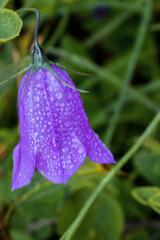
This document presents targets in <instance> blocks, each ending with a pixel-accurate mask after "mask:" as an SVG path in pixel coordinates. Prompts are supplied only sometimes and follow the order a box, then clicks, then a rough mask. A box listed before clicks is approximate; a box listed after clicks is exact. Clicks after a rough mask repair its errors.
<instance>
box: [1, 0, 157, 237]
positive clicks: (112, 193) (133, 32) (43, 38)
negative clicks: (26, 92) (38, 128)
mask: <svg viewBox="0 0 160 240" xmlns="http://www.w3.org/2000/svg"><path fill="white" fill-rule="evenodd" d="M4 7H5V8H4ZM25 7H36V8H37V9H38V10H39V11H40V15H41V19H40V28H39V41H40V43H41V44H42V46H43V48H44V49H45V51H46V52H47V55H48V57H49V58H50V60H53V61H56V62H59V63H60V64H61V65H63V66H65V67H67V68H70V69H73V70H75V71H80V72H86V73H90V74H92V75H93V77H86V76H85V77H84V76H78V75H76V74H75V73H73V72H69V75H70V76H71V78H72V79H73V80H75V84H76V86H77V87H78V88H82V89H86V90H89V91H90V94H82V95H81V97H82V99H83V104H84V107H85V109H86V112H87V115H88V116H89V120H90V122H91V126H92V127H93V128H94V130H95V131H97V133H98V134H99V135H100V137H101V138H102V140H104V141H105V143H108V144H109V145H110V148H111V150H112V152H113V154H114V156H115V159H116V160H117V164H116V165H115V166H114V167H113V166H103V165H98V164H96V163H92V162H90V161H88V160H87V161H86V162H85V163H84V164H83V165H82V167H81V168H80V169H79V171H78V172H77V173H76V174H75V175H74V176H73V177H72V178H71V179H70V180H69V182H68V183H67V184H65V185H55V184H53V183H51V182H49V181H46V180H44V179H43V178H42V177H41V176H40V175H39V173H38V172H37V173H36V174H35V176H34V179H33V180H32V182H31V184H30V185H29V186H27V187H25V188H23V189H19V190H17V191H14V192H11V175H12V150H13V148H14V146H15V145H16V144H17V142H18V141H19V133H18V127H17V126H18V118H17V104H16V103H17V89H18V88H17V85H18V83H19V82H20V80H21V76H20V77H17V76H16V78H15V79H16V80H17V81H14V80H13V81H8V82H7V83H6V84H4V85H0V226H2V227H1V228H0V239H2V240H3V239H13V240H21V239H24V240H25V239H26V240H37V239H38V240H41V239H45V240H47V239H55V240H56V239H60V238H61V239H65V240H66V239H75V240H76V239H77V240H78V239H84V240H85V239H86V240H91V239H92V240H103V239H104V240H105V239H111V240H133V239H134V240H135V239H143V240H149V239H151V238H153V239H156V237H157V239H158V238H159V236H160V229H159V227H158V226H159V214H160V197H159V196H160V195H159V193H160V190H159V185H160V181H159V180H160V171H159V164H160V155H159V154H160V144H159V142H160V137H159V136H160V128H159V123H160V113H158V112H159V109H160V95H159V91H160V71H159V64H160V61H159V52H158V49H159V47H158V44H159V32H158V30H159V22H158V21H159V19H158V14H159V3H158V1H154V2H153V1H151V0H140V1H139V0H136V1H135V0H125V1H119V0H113V1H110V0H103V1H96V0H89V1H84V0H76V1H75V0H60V1H45V0H41V1H37V0H32V1H30V0H29V1H28V0H27V1H26V0H22V1H21V2H19V1H16V0H12V1H7V0H1V1H0V41H1V42H5V43H3V44H1V45H0V82H2V81H3V80H5V79H8V78H9V77H11V76H12V75H15V74H16V73H17V72H18V71H20V70H21V69H23V68H25V67H27V65H28V64H29V62H30V57H29V55H30V53H29V52H30V48H31V45H32V41H33V31H34V24H35V16H34V15H33V14H30V13H29V14H28V13H25V12H24V14H23V15H22V14H21V18H22V19H23V31H21V27H22V21H21V20H20V17H19V16H18V14H17V13H16V10H17V9H19V8H25ZM8 13H9V14H8ZM6 24H7V25H6ZM20 31H21V32H20ZM19 33H20V36H19V37H18V38H15V37H16V36H18V35H19ZM13 38H14V39H13ZM11 39H12V41H11ZM8 40H9V41H8ZM6 41H8V42H6ZM155 115H156V117H155ZM152 119H153V120H152ZM129 160H131V161H129ZM102 191H103V192H102Z"/></svg>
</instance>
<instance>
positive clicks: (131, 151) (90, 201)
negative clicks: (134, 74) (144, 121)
mask: <svg viewBox="0 0 160 240" xmlns="http://www.w3.org/2000/svg"><path fill="white" fill-rule="evenodd" d="M159 123H160V111H159V112H158V113H157V115H156V116H155V118H154V119H153V120H152V122H151V123H150V125H149V126H148V127H147V128H146V130H145V131H144V133H143V134H142V135H141V136H140V138H139V139H138V141H137V142H136V143H135V144H134V145H133V146H132V147H131V148H130V149H129V151H128V152H126V154H125V155H124V156H123V157H122V158H121V159H120V160H119V162H118V163H117V165H116V166H115V167H114V168H113V169H112V171H110V172H109V173H108V174H107V176H106V177H104V178H103V179H102V181H101V182H100V184H99V185H98V186H97V188H96V189H95V191H94V192H93V193H92V195H91V196H90V198H89V199H88V200H87V201H86V203H85V204H84V205H83V207H82V208H81V210H80V212H79V214H78V216H77V218H76V219H75V220H74V222H73V223H72V224H71V226H70V227H69V228H68V229H67V231H66V232H65V233H64V234H63V236H62V237H61V238H60V240H71V239H72V237H73V235H74V234H75V232H76V230H77V229H78V227H79V226H80V223H81V222H82V220H83V218H84V217H85V215H86V213H87V212H88V210H89V208H90V207H91V205H92V204H93V202H94V201H95V200H96V198H97V197H98V196H99V194H100V193H101V192H102V190H103V189H104V187H105V186H106V184H107V183H108V182H109V181H111V179H112V178H113V177H114V176H115V175H116V173H117V172H118V171H119V170H120V169H121V168H122V167H123V166H124V165H125V164H126V163H127V162H128V161H129V160H130V159H131V157H132V156H133V155H134V154H135V153H136V151H137V150H138V149H139V148H140V147H141V146H142V144H143V142H144V141H145V140H146V139H147V138H148V137H149V136H150V135H151V134H152V133H153V131H154V130H155V128H156V127H157V125H158V124H159Z"/></svg>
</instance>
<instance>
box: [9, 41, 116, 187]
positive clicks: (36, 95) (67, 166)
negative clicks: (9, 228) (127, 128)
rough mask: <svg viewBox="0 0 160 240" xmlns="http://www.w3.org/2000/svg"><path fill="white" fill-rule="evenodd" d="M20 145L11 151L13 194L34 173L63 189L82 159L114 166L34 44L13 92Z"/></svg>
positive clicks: (71, 92) (64, 76)
mask: <svg viewBox="0 0 160 240" xmlns="http://www.w3.org/2000/svg"><path fill="white" fill-rule="evenodd" d="M18 114H19V120H20V142H19V143H18V145H17V146H16V147H15V149H14V151H13V161H14V164H13V176H12V190H15V189H17V188H20V187H23V186H25V185H27V184H28V183H29V182H30V181H31V179H32V177H33V175H34V171H35V168H37V169H38V171H39V172H40V173H41V174H42V175H43V176H44V177H45V178H47V179H48V180H50V181H52V182H53V183H66V182H67V181H68V179H69V178H70V177H71V176H72V175H73V174H74V173H75V172H76V171H77V170H78V168H79V167H80V166H81V164H82V163H83V162H84V160H85V158H86V156H88V157H89V158H90V159H91V160H92V161H94V162H97V163H102V164H109V163H115V162H114V159H113V156H112V154H111V152H110V151H109V150H108V148H107V147H106V146H105V145H104V144H103V143H102V141H101V140H100V138H99V137H98V135H97V134H96V133H95V132H94V131H93V130H92V129H91V128H90V125H89V122H88V118H87V115H86V113H85V111H84V108H83V104H82V100H81V98H80V94H79V92H78V91H77V90H76V87H75V85H74V84H73V82H72V80H71V79H70V77H69V76H68V73H67V72H66V71H65V70H61V69H60V68H59V67H58V66H54V65H52V66H51V65H50V64H49V62H48V61H47V59H46V57H45V55H44V53H43V51H42V49H41V48H40V47H39V45H37V44H35V46H34V49H33V51H32V65H31V69H30V70H28V72H27V73H26V74H25V76H24V77H23V79H22V81H21V83H20V86H19V91H18Z"/></svg>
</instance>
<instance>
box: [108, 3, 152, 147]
mask: <svg viewBox="0 0 160 240" xmlns="http://www.w3.org/2000/svg"><path fill="white" fill-rule="evenodd" d="M151 13H152V0H150V1H146V7H145V8H144V14H143V17H142V22H141V24H140V27H139V31H138V33H137V39H136V41H135V45H134V47H133V51H132V54H131V57H130V60H129V64H128V66H127V70H126V73H125V76H124V81H123V84H122V87H121V91H120V96H119V99H117V105H116V107H115V111H114V114H113V116H112V117H111V119H110V124H109V126H107V131H106V134H105V143H106V144H107V145H109V144H110V142H111V140H112V138H113V135H114V132H115V129H116V126H117V123H118V119H119V116H120V114H121V111H122V108H123V106H124V103H125V101H126V99H127V98H128V94H127V88H128V87H129V84H130V82H131V80H132V76H133V73H134V70H135V68H136V64H137V61H138V57H139V54H140V51H141V48H142V46H143V42H144V39H145V34H146V31H147V28H148V25H149V21H150V18H151Z"/></svg>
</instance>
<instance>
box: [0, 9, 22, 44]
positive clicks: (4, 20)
mask: <svg viewBox="0 0 160 240" xmlns="http://www.w3.org/2000/svg"><path fill="white" fill-rule="evenodd" d="M21 28H22V20H21V19H20V17H19V16H18V14H17V13H16V12H14V11H12V10H9V9H0V43H4V42H7V41H9V40H11V39H13V38H15V37H17V36H19V33H20V31H21Z"/></svg>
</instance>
